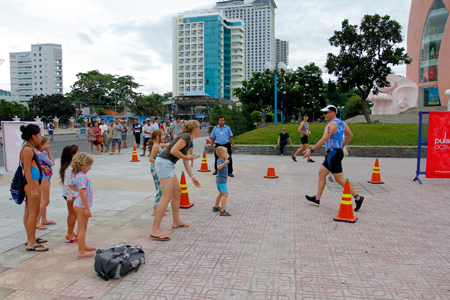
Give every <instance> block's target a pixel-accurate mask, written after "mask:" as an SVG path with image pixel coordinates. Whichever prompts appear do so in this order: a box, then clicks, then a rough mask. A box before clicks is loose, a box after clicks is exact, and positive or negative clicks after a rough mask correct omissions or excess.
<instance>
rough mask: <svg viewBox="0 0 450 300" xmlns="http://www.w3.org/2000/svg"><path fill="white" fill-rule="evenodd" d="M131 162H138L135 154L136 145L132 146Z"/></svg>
mask: <svg viewBox="0 0 450 300" xmlns="http://www.w3.org/2000/svg"><path fill="white" fill-rule="evenodd" d="M130 161H131V162H139V158H138V156H137V152H136V145H134V147H133V156H132V157H131V160H130Z"/></svg>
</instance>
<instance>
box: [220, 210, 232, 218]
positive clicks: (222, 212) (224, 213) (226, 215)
mask: <svg viewBox="0 0 450 300" xmlns="http://www.w3.org/2000/svg"><path fill="white" fill-rule="evenodd" d="M220 216H222V217H229V216H231V214H230V213H229V212H227V211H226V210H224V211H221V212H220Z"/></svg>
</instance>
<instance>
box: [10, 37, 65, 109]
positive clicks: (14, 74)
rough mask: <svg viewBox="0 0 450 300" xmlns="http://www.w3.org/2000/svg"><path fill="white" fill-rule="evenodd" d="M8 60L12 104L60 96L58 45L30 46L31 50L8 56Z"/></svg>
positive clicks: (60, 67)
mask: <svg viewBox="0 0 450 300" xmlns="http://www.w3.org/2000/svg"><path fill="white" fill-rule="evenodd" d="M9 61H10V76H11V97H12V99H13V101H17V102H19V103H22V104H27V103H28V101H29V100H30V99H31V97H33V96H34V95H36V96H37V95H51V94H63V75H62V72H63V71H62V48H61V45H58V44H37V45H31V51H26V52H12V53H10V55H9Z"/></svg>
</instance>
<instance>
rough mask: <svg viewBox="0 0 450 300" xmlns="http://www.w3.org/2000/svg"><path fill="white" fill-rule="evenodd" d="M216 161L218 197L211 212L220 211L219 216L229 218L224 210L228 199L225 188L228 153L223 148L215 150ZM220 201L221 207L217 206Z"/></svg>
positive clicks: (226, 188)
mask: <svg viewBox="0 0 450 300" xmlns="http://www.w3.org/2000/svg"><path fill="white" fill-rule="evenodd" d="M216 155H217V157H218V159H217V177H216V184H217V190H218V191H219V195H218V196H217V198H216V205H215V206H214V207H213V209H212V210H213V212H218V211H220V216H223V217H229V216H231V214H230V213H229V212H227V211H226V210H225V205H226V204H227V198H228V187H227V179H228V164H229V163H230V161H229V160H228V157H229V155H228V152H227V148H225V147H222V146H220V147H217V148H216ZM221 199H222V207H220V206H219V204H220V200H221Z"/></svg>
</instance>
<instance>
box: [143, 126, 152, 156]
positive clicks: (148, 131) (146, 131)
mask: <svg viewBox="0 0 450 300" xmlns="http://www.w3.org/2000/svg"><path fill="white" fill-rule="evenodd" d="M145 122H146V124H145V125H144V127H142V134H143V136H144V143H143V145H142V150H144V152H142V154H141V156H145V150H146V149H147V143H148V141H149V140H150V139H151V138H152V125H151V124H150V122H151V120H150V119H149V118H147V119H145Z"/></svg>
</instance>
